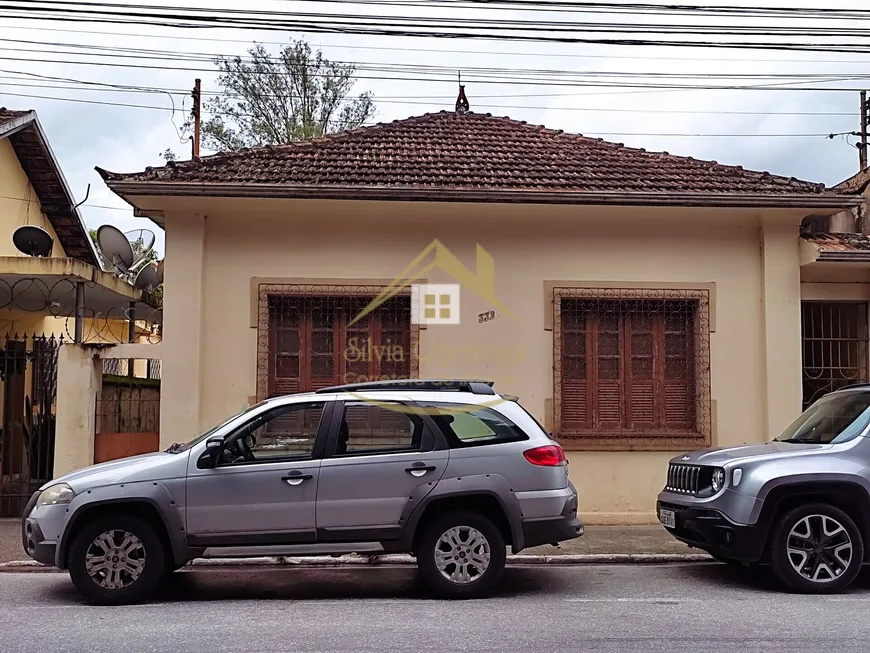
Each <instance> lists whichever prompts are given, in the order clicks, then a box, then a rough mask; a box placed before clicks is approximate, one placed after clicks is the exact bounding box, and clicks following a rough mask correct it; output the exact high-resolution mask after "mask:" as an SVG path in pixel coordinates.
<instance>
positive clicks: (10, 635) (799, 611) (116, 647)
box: [0, 564, 870, 653]
mask: <svg viewBox="0 0 870 653" xmlns="http://www.w3.org/2000/svg"><path fill="white" fill-rule="evenodd" d="M868 614H870V574H866V575H865V576H864V577H862V578H861V579H859V582H858V583H857V584H856V587H855V588H854V590H852V591H851V592H850V593H849V594H846V595H839V596H834V597H819V596H799V595H790V594H786V593H782V592H779V591H777V589H776V586H775V585H773V583H772V582H771V581H770V580H769V578H767V576H766V575H765V574H763V573H751V572H748V571H744V570H734V569H731V568H729V567H727V566H725V565H719V564H680V565H655V566H639V565H621V566H583V567H551V566H548V567H543V566H535V567H513V568H508V570H507V571H506V572H505V576H504V579H503V581H502V583H501V586H500V588H499V591H498V594H497V596H495V597H494V598H490V599H487V600H478V601H462V602H458V601H435V600H430V599H428V598H426V595H425V592H424V591H423V590H422V589H421V588H420V586H419V585H418V583H417V581H416V577H415V573H414V570H413V569H403V568H399V569H396V568H353V569H348V568H345V569H317V570H313V569H281V570H258V571H253V572H251V571H244V570H238V571H236V570H232V571H230V570H224V571H195V572H190V571H183V572H179V573H177V574H175V575H174V577H173V579H172V580H171V582H170V584H169V585H168V586H167V587H166V588H165V590H164V591H163V593H162V594H161V596H159V597H157V599H156V600H155V601H154V602H152V603H149V604H146V605H141V606H131V607H120V608H98V607H92V606H88V605H85V604H83V603H82V602H81V601H80V599H79V598H78V595H77V594H76V593H75V590H74V589H73V588H72V585H71V584H70V581H69V579H68V577H67V576H66V575H63V574H53V573H30V574H0V651H3V652H4V653H18V652H22V653H24V652H26V653H36V652H43V651H49V652H52V653H54V652H66V651H82V652H87V653H102V652H104V651H105V652H111V653H119V652H120V653H138V652H139V651H156V652H159V653H170V652H178V653H181V652H188V651H189V652H191V653H194V652H196V653H199V652H209V653H217V652H223V651H226V652H230V653H254V652H257V653H260V652H263V653H265V652H281V653H283V652H289V653H299V652H303V651H304V652H307V651H353V652H359V651H378V652H379V653H383V652H387V651H439V652H443V651H523V653H536V652H538V651H547V652H556V651H566V652H567V651H572V652H573V651H583V652H584V653H585V652H586V651H625V652H630V653H638V652H640V651H669V652H671V651H692V652H702V651H703V652H704V653H707V652H713V653H719V652H721V651H738V650H739V651H742V652H744V653H752V652H755V651H774V650H775V651H790V652H794V651H813V652H816V651H819V650H827V651H831V652H832V653H834V652H836V653H843V652H844V651H862V652H866V651H867V650H868V648H870V644H868V642H870V619H868V616H867V615H868Z"/></svg>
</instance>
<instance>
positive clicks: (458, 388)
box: [314, 379, 495, 395]
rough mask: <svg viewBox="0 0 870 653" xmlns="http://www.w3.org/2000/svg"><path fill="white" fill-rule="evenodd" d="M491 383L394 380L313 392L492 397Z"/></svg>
mask: <svg viewBox="0 0 870 653" xmlns="http://www.w3.org/2000/svg"><path fill="white" fill-rule="evenodd" d="M492 386H493V382H492V381H483V380H477V379H395V380H388V381H371V382H369V383H348V384H345V385H334V386H332V387H329V388H320V389H319V390H315V391H314V393H315V394H323V393H328V392H362V391H364V390H388V391H391V390H396V391H404V392H407V391H409V390H427V391H432V390H437V391H441V392H471V393H474V394H476V395H494V394H495V390H493V389H492Z"/></svg>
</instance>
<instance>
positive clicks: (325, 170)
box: [97, 111, 856, 206]
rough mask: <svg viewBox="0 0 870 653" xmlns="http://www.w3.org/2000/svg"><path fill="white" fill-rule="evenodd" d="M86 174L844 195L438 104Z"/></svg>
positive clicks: (442, 195) (143, 180)
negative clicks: (259, 143) (155, 164)
mask: <svg viewBox="0 0 870 653" xmlns="http://www.w3.org/2000/svg"><path fill="white" fill-rule="evenodd" d="M97 170H98V172H99V173H100V174H101V175H102V176H103V178H104V179H105V180H106V181H107V183H108V185H109V186H110V187H111V188H113V189H114V190H115V191H116V192H118V193H119V194H121V195H138V194H145V195H169V194H173V195H174V194H199V195H212V196H220V195H231V196H260V197H263V196H270V197H278V196H282V197H342V198H347V199H429V200H433V201H439V200H441V201H462V200H468V201H511V200H513V201H532V202H538V201H543V202H561V203H574V202H577V203H580V202H583V203H606V202H613V203H620V204H621V203H626V201H628V203H638V204H648V203H652V204H655V203H670V204H673V203H688V204H692V203H693V202H695V203H710V200H709V198H710V197H714V199H718V200H719V201H721V202H722V203H723V204H734V203H742V205H750V204H751V205H755V204H756V203H761V204H762V205H763V204H764V201H763V200H764V199H765V198H767V199H771V198H773V201H772V202H771V203H773V204H776V205H783V204H785V202H786V198H794V199H795V200H797V199H798V198H802V201H803V202H805V203H804V204H800V205H801V206H813V205H816V204H813V202H812V201H811V200H812V199H815V200H816V201H817V204H818V205H824V206H829V205H830V206H834V205H836V206H845V205H851V204H854V203H855V202H856V200H855V199H854V198H845V197H843V196H842V195H837V194H836V193H833V192H831V191H829V190H828V189H826V188H825V186H824V184H818V183H812V182H807V181H800V180H798V179H795V178H788V177H779V176H776V175H772V174H770V173H768V172H754V171H750V170H744V169H743V168H742V167H738V166H728V165H722V164H719V163H716V162H715V161H700V160H696V159H692V158H690V157H681V156H674V155H672V154H668V153H667V152H647V151H645V150H643V149H635V148H630V147H625V146H623V145H621V144H616V143H610V142H607V141H604V140H602V139H599V138H588V137H585V136H581V135H578V134H568V133H565V132H562V131H558V130H553V129H547V128H545V127H542V126H539V125H529V124H526V123H525V122H519V121H517V120H511V119H510V118H498V117H493V116H491V115H490V114H479V113H452V112H445V111H442V112H440V113H432V114H425V115H423V116H419V117H413V118H408V119H406V120H397V121H394V122H391V123H387V124H379V125H375V126H372V127H363V128H360V129H356V130H352V131H347V132H343V133H340V134H333V135H329V136H325V137H321V138H316V139H311V140H307V141H299V142H293V143H288V144H286V145H278V146H266V147H257V148H250V149H244V150H240V151H238V152H231V153H221V154H216V155H213V156H206V157H203V158H201V159H195V160H192V161H183V162H172V163H170V164H167V165H166V166H164V167H160V168H147V169H146V170H145V171H143V172H138V173H133V174H116V173H111V172H108V171H105V170H101V169H99V168H98V169H97ZM665 195H668V196H671V198H670V200H669V201H668V202H662V198H663V196H665ZM705 198H706V199H705ZM727 198H730V199H731V200H732V201H730V202H729V201H728V199H727ZM777 198H778V199H777ZM808 198H809V199H808ZM806 202H809V203H808V204H807V203H806ZM795 205H798V202H797V201H796V202H795Z"/></svg>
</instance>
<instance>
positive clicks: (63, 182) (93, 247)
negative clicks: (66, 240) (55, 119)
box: [32, 112, 102, 269]
mask: <svg viewBox="0 0 870 653" xmlns="http://www.w3.org/2000/svg"><path fill="white" fill-rule="evenodd" d="M32 113H33V122H34V123H35V125H36V129H37V132H38V133H39V139H40V141H41V142H42V147H43V148H45V152H46V154H48V159H49V161H50V162H51V165H52V167H53V168H54V170H55V172H56V173H57V178H58V179H60V184H61V186H62V187H63V192H64V195H66V197H67V201H68V202H69V205H70V211H71V213H72V214H73V217H74V218H75V219H76V222H78V224H79V226H80V227H81V228H82V231H83V232H84V236H85V242H86V243H87V245H88V251H90V253H91V258H92V259H93V260H92V261H87V262H88V263H90V264H91V265H94V266H96V267H97V269H102V266H101V265H100V257H99V255H98V254H97V247H96V245H95V244H94V241H93V239H92V238H91V235H90V232H89V231H88V226H87V225H86V224H85V220H84V218H83V217H82V214H81V212H80V211H79V208H78V204H76V199H75V195H73V192H72V190H71V189H70V186H69V182H67V180H66V177H64V175H63V168H61V167H60V163H59V162H58V160H57V157H56V156H55V155H54V151H53V150H52V149H51V144H50V143H49V141H48V138H47V137H46V135H45V131H44V130H43V129H42V123H40V122H39V117H38V116H37V115H36V112H32Z"/></svg>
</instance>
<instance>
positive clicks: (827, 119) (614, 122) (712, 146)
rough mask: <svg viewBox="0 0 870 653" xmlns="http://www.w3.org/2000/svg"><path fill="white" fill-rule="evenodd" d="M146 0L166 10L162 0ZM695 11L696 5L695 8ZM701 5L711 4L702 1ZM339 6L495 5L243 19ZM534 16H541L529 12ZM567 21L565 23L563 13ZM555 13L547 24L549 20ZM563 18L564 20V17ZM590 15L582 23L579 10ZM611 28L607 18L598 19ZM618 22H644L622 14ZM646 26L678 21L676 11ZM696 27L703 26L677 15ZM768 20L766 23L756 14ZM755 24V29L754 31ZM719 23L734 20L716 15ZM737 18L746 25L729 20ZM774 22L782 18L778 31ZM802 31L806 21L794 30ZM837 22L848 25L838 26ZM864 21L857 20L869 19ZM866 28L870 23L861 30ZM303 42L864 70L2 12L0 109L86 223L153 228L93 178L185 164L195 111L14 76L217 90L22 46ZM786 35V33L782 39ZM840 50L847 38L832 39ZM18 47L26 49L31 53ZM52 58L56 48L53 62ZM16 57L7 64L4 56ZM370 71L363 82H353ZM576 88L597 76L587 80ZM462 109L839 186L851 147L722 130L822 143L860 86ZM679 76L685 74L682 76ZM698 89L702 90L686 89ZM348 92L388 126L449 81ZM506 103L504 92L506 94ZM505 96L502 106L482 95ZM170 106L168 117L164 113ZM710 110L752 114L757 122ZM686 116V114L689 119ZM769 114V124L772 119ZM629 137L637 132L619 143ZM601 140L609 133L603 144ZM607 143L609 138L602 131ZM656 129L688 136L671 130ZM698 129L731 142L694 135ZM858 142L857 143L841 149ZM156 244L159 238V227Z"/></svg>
mask: <svg viewBox="0 0 870 653" xmlns="http://www.w3.org/2000/svg"><path fill="white" fill-rule="evenodd" d="M156 4H158V5H160V4H163V5H177V4H178V3H177V1H175V0H173V1H170V2H167V1H165V0H162V1H161V2H157V3H156ZM699 4H700V3H699ZM706 4H712V3H706ZM718 4H729V5H738V4H739V5H755V6H758V5H763V6H771V7H776V6H781V7H793V6H806V7H812V6H818V5H819V4H821V3H819V2H818V0H810V1H809V2H808V1H807V0H750V1H747V0H729V1H728V2H724V1H723V2H721V3H718ZM195 6H209V7H220V8H239V5H238V3H231V2H227V1H225V0H197V1H196V2H195ZM836 6H837V7H841V8H863V7H864V6H866V2H864V1H862V0H836ZM294 7H298V8H303V9H304V10H306V11H312V10H318V11H324V12H326V11H346V12H354V13H356V12H359V13H362V12H366V13H370V14H386V13H396V14H398V15H412V14H413V13H414V12H421V13H422V12H425V11H428V12H429V13H428V14H427V15H439V16H457V17H458V16H483V15H486V12H487V11H492V10H483V9H480V10H474V11H472V10H457V9H449V10H447V9H441V10H417V9H411V8H408V7H401V8H399V7H395V8H385V7H383V6H358V7H357V6H352V7H348V5H343V6H341V7H340V8H339V9H335V8H334V7H335V5H316V4H315V3H312V2H288V1H286V0H257V1H249V2H247V3H245V5H244V8H245V9H264V10H272V11H279V10H280V11H293V9H294ZM540 15H541V14H538V16H540ZM498 17H499V18H508V17H523V18H528V17H534V14H530V12H522V13H520V12H499V16H498ZM563 17H564V16H563ZM546 18H548V19H552V18H553V16H546ZM564 18H566V19H567V18H569V17H564ZM574 18H582V19H585V20H595V17H594V16H591V15H589V14H584V15H583V16H582V17H581V16H574ZM602 19H603V20H607V19H609V20H613V17H612V16H610V17H608V18H604V17H602ZM625 20H635V21H639V20H641V19H637V18H635V19H632V18H629V17H626V18H625ZM646 20H651V21H659V22H665V21H667V22H677V19H676V18H673V17H664V18H663V17H649V18H647V19H646ZM683 20H691V21H697V20H699V19H697V18H693V19H683ZM764 20H767V21H769V20H770V19H764ZM764 20H757V21H756V24H758V23H763V22H764ZM719 22H725V23H730V24H735V23H737V22H738V21H737V19H733V18H731V19H726V20H725V21H721V20H720V21H719ZM739 22H740V23H741V24H748V23H746V21H739ZM778 23H780V24H781V23H782V21H778ZM802 24H804V25H806V24H807V23H806V22H802ZM842 24H844V25H846V24H847V23H842ZM865 25H866V24H865ZM868 26H870V25H868ZM293 37H304V38H306V39H307V40H308V41H309V42H310V43H311V44H312V45H313V46H322V47H323V51H324V55H325V56H326V57H328V58H330V59H334V60H342V61H356V62H360V63H381V64H396V63H402V64H427V65H431V64H437V65H442V66H449V67H455V69H456V70H457V71H461V70H462V69H463V66H466V67H484V66H485V67H498V68H525V69H544V70H558V71H574V72H576V73H577V74H578V75H579V74H581V73H591V72H600V71H609V72H620V71H625V72H634V73H637V72H649V73H656V72H658V73H661V72H667V73H674V72H680V73H692V74H704V73H720V74H724V73H727V74H747V73H753V74H760V73H765V74H766V73H776V74H781V73H836V74H842V76H843V77H849V76H851V77H855V76H862V75H866V74H867V73H866V71H867V69H868V64H870V55H863V54H845V55H844V54H839V55H831V54H820V53H809V52H796V53H776V52H769V51H749V50H743V51H725V50H710V49H684V48H653V47H636V46H620V47H614V46H587V45H559V44H547V43H511V42H505V41H492V40H459V39H456V40H446V39H427V38H405V37H389V36H345V35H323V34H302V33H287V34H283V33H281V32H274V31H271V32H255V31H248V30H229V29H199V30H194V29H173V28H161V27H154V26H147V27H136V26H119V25H107V24H87V23H63V22H39V21H21V20H11V19H8V18H5V17H3V16H2V15H0V50H2V52H0V106H6V107H8V108H12V109H36V111H37V112H38V115H39V117H40V120H41V122H42V124H43V127H44V128H45V130H46V131H47V134H48V138H49V140H50V142H51V145H52V148H53V149H54V152H55V154H56V155H57V157H58V158H59V159H60V164H61V166H62V168H63V171H64V174H65V175H66V178H67V180H68V182H69V183H70V185H71V187H72V189H73V192H74V194H75V196H76V200H77V201H81V200H82V199H84V197H85V190H86V188H87V185H88V184H91V192H90V197H89V198H88V201H87V203H86V204H85V206H84V207H83V208H82V211H83V214H84V216H85V219H86V220H87V222H88V224H89V225H90V226H92V227H96V226H98V225H100V224H104V223H107V222H110V223H114V224H116V225H118V226H119V227H120V228H122V229H123V230H129V229H134V228H142V227H145V228H151V229H153V230H154V231H155V232H159V229H157V227H156V226H154V225H153V224H152V223H150V222H149V221H147V220H142V219H136V218H133V217H132V211H131V210H130V208H129V206H127V205H126V204H125V203H124V202H123V201H122V200H121V199H120V198H118V197H117V196H115V195H113V194H112V193H111V192H110V191H109V190H108V189H107V188H106V186H105V185H104V184H103V182H102V181H101V179H100V178H99V176H98V175H97V174H96V173H95V172H94V166H100V167H103V168H106V169H108V170H112V171H119V172H130V171H136V170H141V169H143V168H144V167H145V166H148V165H152V166H153V165H161V164H162V160H161V159H160V157H159V154H160V152H162V151H164V150H165V149H166V148H171V149H173V150H174V151H175V152H176V153H177V154H179V156H180V158H188V157H189V156H190V144H189V143H188V142H187V141H185V142H180V140H179V135H178V131H177V128H178V127H179V126H180V125H181V123H182V122H183V121H184V118H185V116H186V115H187V113H188V112H189V109H190V98H189V96H187V97H185V93H183V92H177V93H175V94H174V96H173V99H172V100H171V99H170V97H169V95H167V94H162V95H161V94H149V95H145V94H139V93H122V92H93V91H78V90H76V91H71V90H57V89H48V88H36V87H33V86H25V84H59V83H58V82H47V81H44V80H42V81H40V79H38V78H36V77H31V78H28V76H27V75H22V73H31V74H37V75H46V76H55V77H64V78H69V79H76V80H88V81H100V82H110V83H114V84H126V85H145V86H149V87H164V88H171V89H179V91H180V90H181V89H189V88H191V87H192V86H193V82H194V78H196V77H200V78H201V79H202V84H203V90H204V92H205V93H208V92H211V91H215V90H218V89H217V86H216V75H215V74H214V73H213V72H211V71H213V69H214V66H213V65H212V64H209V63H207V62H172V63H161V64H159V65H161V66H166V67H175V68H176V69H174V70H155V69H141V68H124V67H107V66H97V65H87V66H86V65H72V64H68V63H64V64H55V63H37V62H35V61H33V59H57V60H63V61H69V60H80V61H84V60H88V61H94V62H96V61H103V62H112V61H115V62H116V63H136V64H142V63H145V64H148V63H155V62H149V61H148V60H138V61H137V60H128V59H116V60H113V59H109V58H103V59H101V60H98V59H96V58H94V57H88V56H82V55H75V54H70V53H71V52H73V48H70V47H67V46H54V47H48V46H44V45H41V44H37V43H34V44H26V43H22V41H34V42H40V43H41V42H54V43H59V44H91V45H99V46H116V47H123V48H147V49H152V50H154V49H159V50H164V51H166V52H168V53H173V52H174V53H179V52H194V53H210V54H211V53H220V54H225V55H235V54H239V55H244V54H245V51H246V49H247V48H248V47H249V46H250V44H251V42H252V41H255V40H256V41H260V42H263V43H266V44H267V47H268V48H269V49H271V50H272V51H273V52H275V53H277V51H278V48H279V45H278V43H281V42H286V41H287V40H288V39H289V38H293ZM792 40H795V39H792ZM840 40H841V41H842V40H843V39H840ZM26 49H30V50H35V51H36V52H27V51H25V50H26ZM52 50H60V51H63V54H51V51H52ZM11 59H17V60H11ZM373 75H374V76H377V75H378V73H372V72H365V73H360V77H371V76H373ZM585 79H595V78H594V77H586V78H585ZM463 81H464V83H465V84H466V93H467V96H468V99H469V101H470V104H471V110H472V111H479V112H490V113H492V114H494V115H506V116H510V117H511V118H515V119H518V120H525V121H528V122H531V123H535V124H544V125H546V126H547V127H550V128H554V129H563V130H565V131H568V132H577V133H583V134H588V135H592V136H599V135H602V137H603V138H606V139H607V140H613V141H617V142H622V143H625V144H627V145H633V146H637V147H645V148H646V149H648V150H665V151H668V152H670V153H672V154H683V155H688V156H693V157H696V158H703V159H713V160H716V161H719V162H720V163H728V164H734V165H742V166H744V167H746V168H750V169H757V170H768V171H770V172H773V173H776V174H781V175H786V176H795V177H798V178H802V179H808V180H811V181H821V182H824V183H826V184H835V183H837V182H839V181H841V180H843V179H845V178H847V177H849V176H851V175H852V174H854V173H855V172H857V168H858V156H857V152H856V150H855V149H854V147H852V146H851V145H850V144H849V142H847V139H846V138H843V137H837V138H835V139H833V140H830V139H826V138H824V137H823V136H770V137H768V136H727V135H731V134H745V135H762V134H827V133H831V132H846V131H852V130H857V128H858V92H857V90H858V88H859V87H860V85H861V81H860V80H858V81H842V82H836V83H828V84H824V83H812V84H804V85H805V86H813V87H818V86H836V87H846V86H848V87H850V88H854V89H855V91H854V92H824V91H814V92H809V91H760V90H742V91H737V90H660V89H659V90H652V91H650V90H645V91H644V90H638V89H632V90H626V89H614V88H602V87H588V86H577V85H575V86H549V87H548V86H543V85H535V84H517V83H484V82H483V81H481V80H475V79H474V75H473V74H470V73H468V72H466V74H464V75H463ZM680 81H684V82H685V81H687V80H680ZM696 81H697V80H696ZM711 83H715V84H734V83H739V84H757V83H764V82H763V81H762V82H757V81H752V80H750V81H746V80H742V81H741V80H730V81H729V80H714V81H712V82H711ZM355 91H358V92H362V91H372V92H373V93H374V98H375V102H376V105H377V109H378V112H377V116H376V120H377V121H390V120H395V119H401V118H407V117H408V116H412V115H419V114H422V113H426V112H429V111H439V110H442V109H448V110H452V109H453V105H454V101H455V98H456V91H457V83H456V80H455V79H444V80H443V81H431V80H430V81H421V80H419V79H418V81H397V80H384V79H366V78H360V79H359V80H358V81H357V83H356V87H355ZM21 95H27V96H35V95H39V96H55V97H65V98H78V99H85V100H90V101H103V102H119V103H130V104H141V105H149V106H153V107H161V108H160V109H143V108H131V107H114V106H102V105H96V104H84V103H75V102H69V101H60V100H48V99H39V98H35V97H21ZM510 95H513V96H514V97H504V96H510ZM493 96H500V97H493ZM173 101H174V106H175V108H176V111H175V113H174V114H173V112H172V111H170V110H169V109H171V107H172V106H173ZM712 111H716V112H758V113H759V114H761V115H744V114H743V113H709V112H712ZM688 112H695V113H688ZM788 112H799V113H848V114H849V115H839V116H833V115H825V116H806V115H780V114H782V113H788ZM774 114H776V115H774ZM632 132H634V133H639V134H640V135H617V133H618V134H630V133H632ZM605 134H606V135H605ZM611 134H613V135H611ZM665 134H690V135H689V136H667V135H665ZM694 134H726V136H695V135H694ZM849 140H850V141H851V142H854V140H855V139H854V138H850V139H849ZM105 207H115V208H105ZM157 236H158V247H159V248H160V249H162V241H163V239H162V234H161V233H157Z"/></svg>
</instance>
